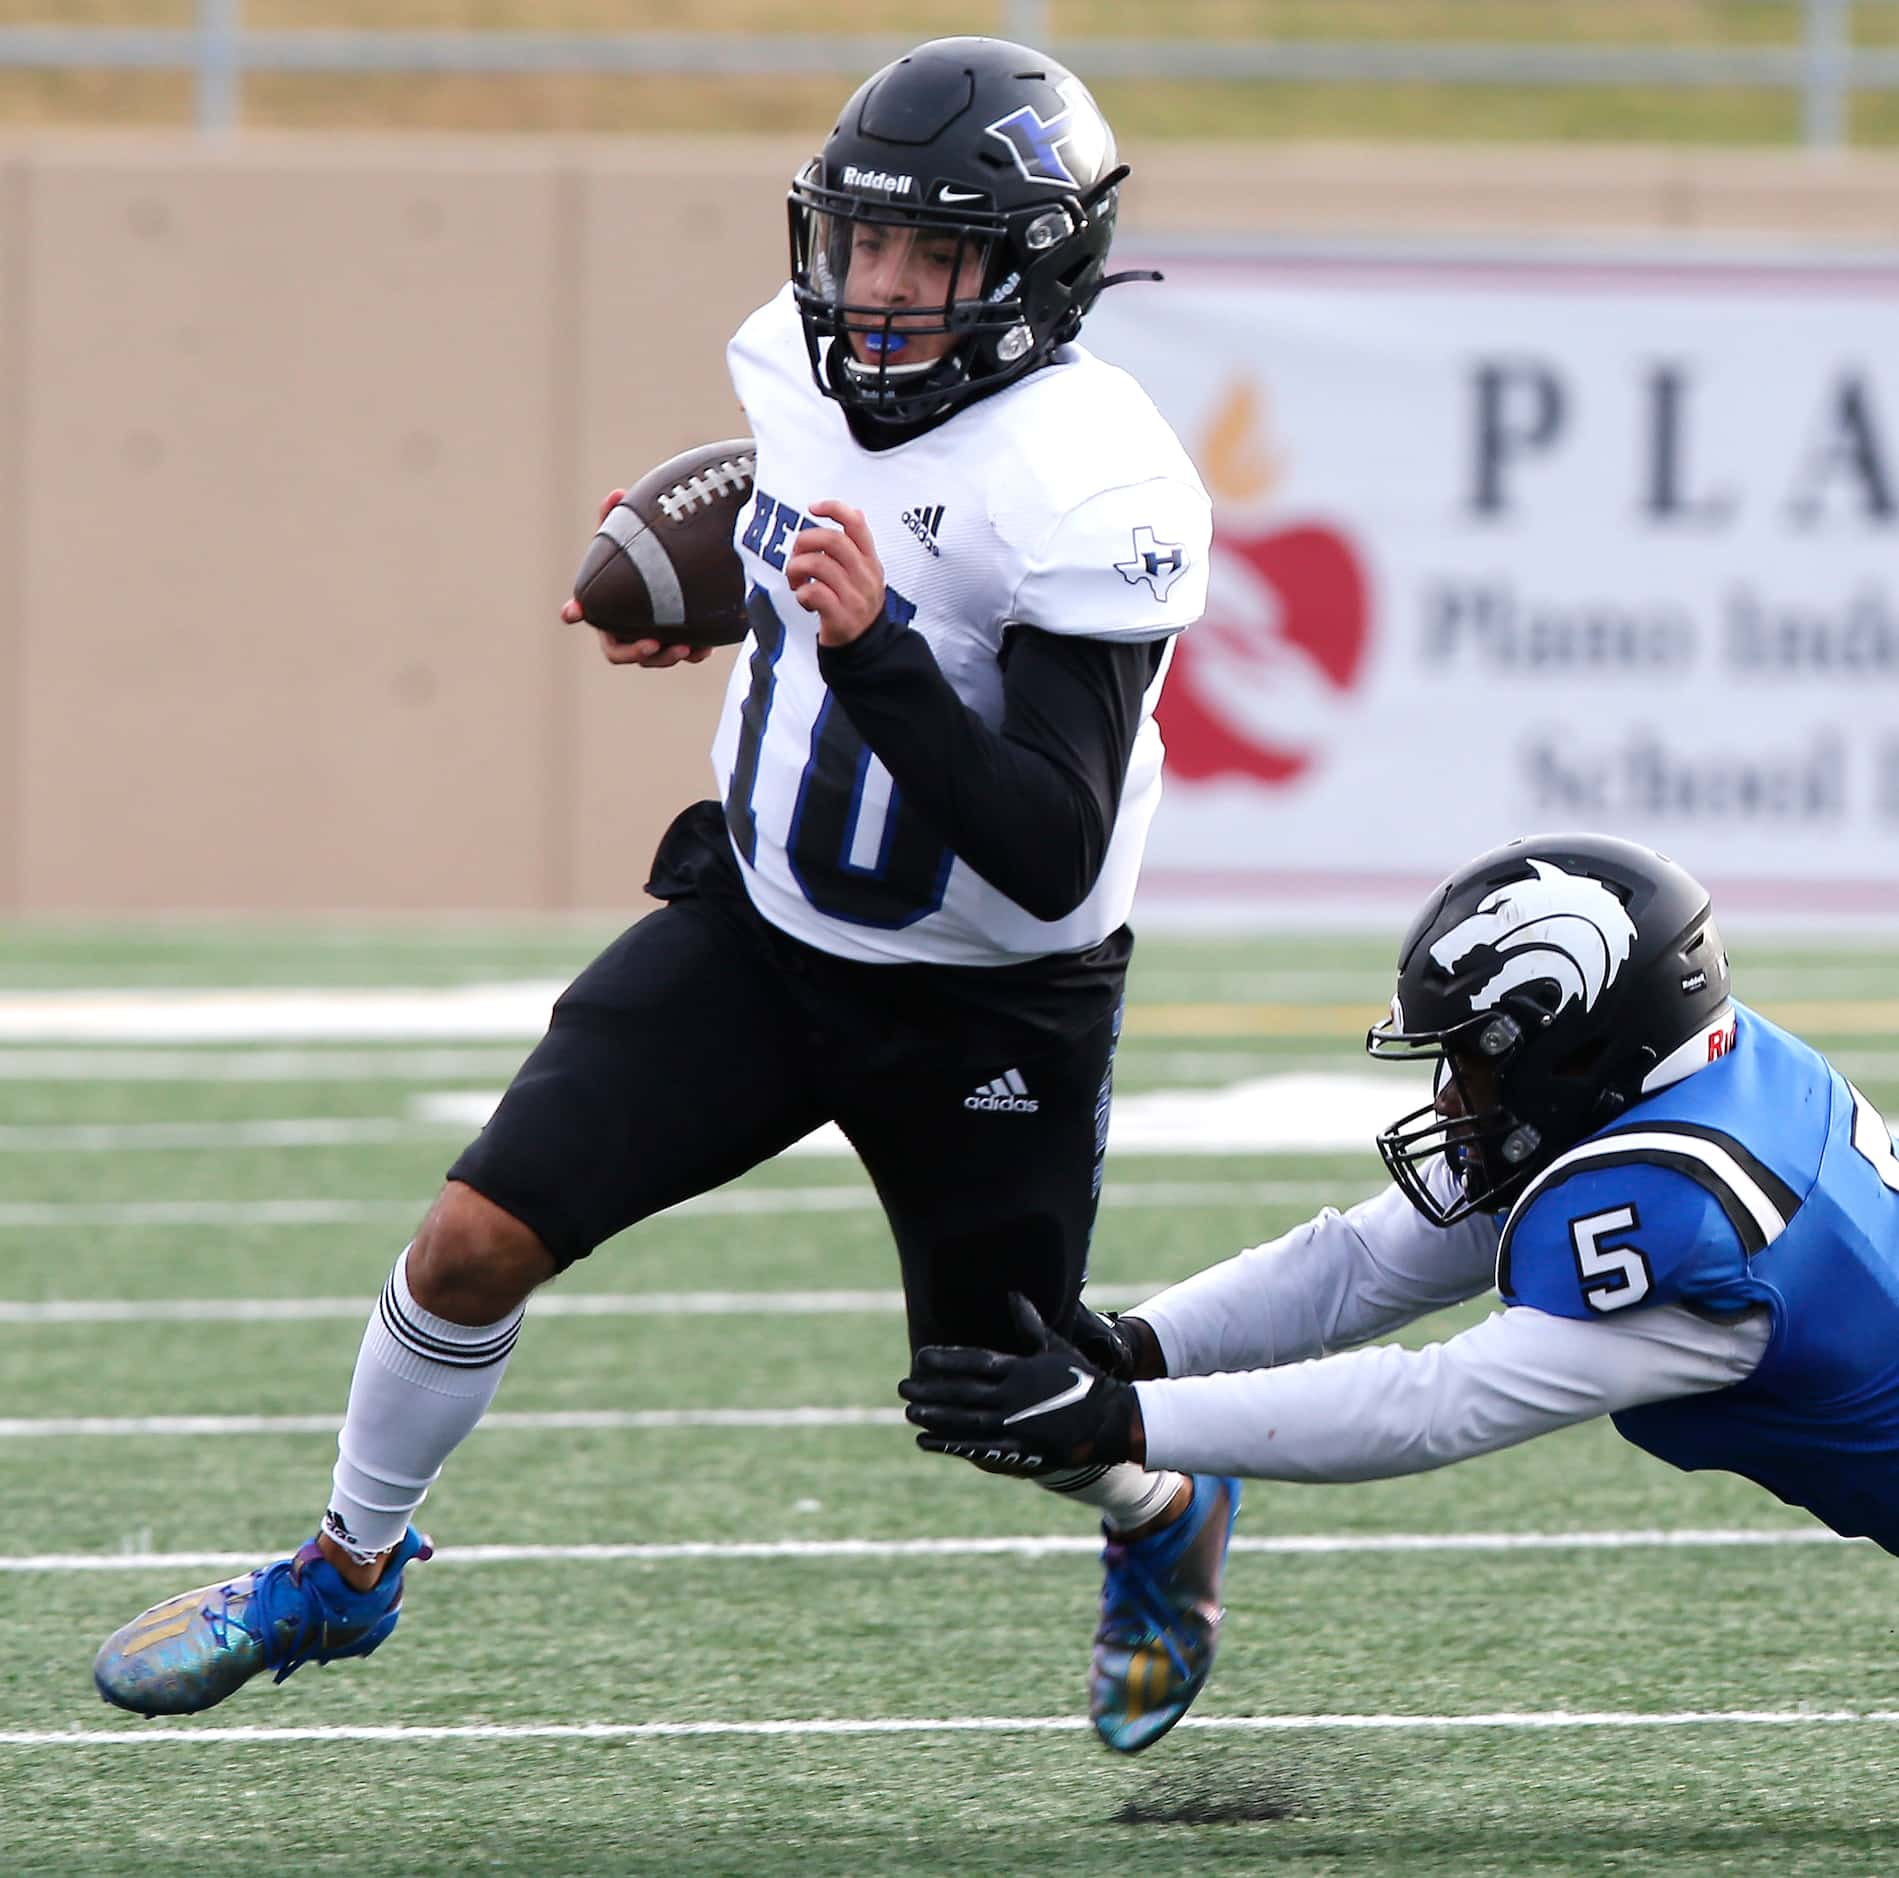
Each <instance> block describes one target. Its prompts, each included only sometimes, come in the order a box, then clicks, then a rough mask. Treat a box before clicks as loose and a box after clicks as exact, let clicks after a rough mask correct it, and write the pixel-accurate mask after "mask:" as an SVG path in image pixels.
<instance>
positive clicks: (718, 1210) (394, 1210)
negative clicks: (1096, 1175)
mask: <svg viewBox="0 0 1899 1878" xmlns="http://www.w3.org/2000/svg"><path fill="white" fill-rule="evenodd" d="M1351 1185H1352V1183H1350V1182H1347V1183H1344V1184H1343V1185H1342V1184H1341V1183H1340V1182H1338V1181H1336V1180H1124V1181H1113V1180H1111V1181H1110V1182H1109V1183H1108V1185H1107V1187H1106V1189H1105V1190H1104V1191H1103V1193H1102V1196H1101V1204H1102V1205H1103V1206H1106V1207H1165V1208H1183V1207H1218V1206H1318V1205H1323V1204H1326V1203H1331V1204H1333V1205H1349V1204H1350V1203H1351V1202H1352V1201H1354V1200H1356V1199H1359V1198H1361V1197H1362V1196H1361V1195H1360V1194H1358V1193H1357V1192H1355V1191H1348V1190H1347V1189H1349V1188H1350V1187H1351ZM427 1203H428V1201H427V1196H423V1195H419V1196H418V1197H417V1198H416V1199H414V1200H127V1201H108V1202H98V1201H90V1200H58V1201H31V1200H28V1201H9V1202H6V1203H3V1204H0V1230H5V1229H8V1228H12V1229H14V1230H32V1231H42V1230H47V1229H51V1228H56V1227H82V1226H83V1227H101V1226H227V1227H245V1226H351V1225H360V1224H369V1223H375V1222H382V1221H390V1220H403V1221H407V1222H408V1223H409V1224H410V1225H413V1224H415V1222H416V1221H417V1220H419V1219H420V1218H421V1216H422V1213H423V1210H424V1208H425V1207H426V1205H427ZM876 1206H877V1196H876V1195H875V1194H874V1193H873V1192H872V1191H871V1189H870V1188H869V1187H868V1186H854V1187H742V1188H739V1189H736V1190H734V1191H729V1192H728V1191H720V1192H718V1193H704V1194H701V1195H700V1196H699V1197H698V1198H697V1199H694V1200H686V1201H683V1202H682V1203H681V1204H680V1205H678V1206H676V1207H673V1208H672V1209H671V1211H670V1214H669V1215H666V1216H665V1217H671V1216H674V1215H681V1214H695V1213H696V1214H705V1215H714V1216H717V1215H749V1214H760V1213H766V1214H769V1213H860V1212H871V1211H874V1210H875V1208H876Z"/></svg>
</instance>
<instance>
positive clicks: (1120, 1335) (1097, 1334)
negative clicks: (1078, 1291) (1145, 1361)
mask: <svg viewBox="0 0 1899 1878" xmlns="http://www.w3.org/2000/svg"><path fill="white" fill-rule="evenodd" d="M1068 1341H1069V1342H1070V1343H1072V1344H1073V1345H1074V1346H1075V1348H1076V1349H1077V1350H1079V1351H1080V1352H1081V1356H1082V1361H1083V1362H1085V1363H1092V1364H1093V1365H1094V1366H1095V1368H1096V1369H1098V1370H1100V1372H1101V1373H1102V1375H1104V1376H1112V1377H1113V1378H1114V1380H1115V1381H1116V1382H1133V1381H1134V1380H1135V1368H1134V1366H1135V1363H1136V1361H1137V1360H1138V1358H1139V1351H1138V1349H1137V1348H1136V1346H1135V1342H1134V1337H1133V1334H1132V1333H1131V1332H1129V1331H1126V1330H1124V1329H1122V1327H1121V1324H1120V1321H1119V1319H1118V1318H1117V1317H1116V1316H1115V1314H1114V1313H1113V1312H1112V1311H1109V1312H1108V1313H1107V1314H1106V1315H1105V1316H1104V1315H1103V1314H1102V1313H1101V1312H1100V1311H1091V1310H1090V1309H1089V1308H1088V1307H1087V1305H1085V1304H1083V1303H1082V1301H1081V1300H1080V1299H1079V1298H1077V1299H1076V1300H1075V1308H1074V1309H1073V1310H1072V1311H1070V1312H1069V1313H1068Z"/></svg>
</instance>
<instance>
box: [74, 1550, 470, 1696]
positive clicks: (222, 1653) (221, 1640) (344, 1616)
mask: <svg viewBox="0 0 1899 1878" xmlns="http://www.w3.org/2000/svg"><path fill="white" fill-rule="evenodd" d="M432 1550H433V1548H432V1547H431V1546H430V1544H429V1542H428V1540H427V1539H426V1538H424V1537H423V1536H422V1534H420V1533H419V1532H417V1531H416V1530H415V1528H414V1527H413V1526H411V1527H410V1528H409V1530H408V1532H406V1533H405V1534H404V1535H403V1539H402V1543H401V1544H400V1545H399V1546H397V1547H396V1549H395V1551H394V1552H392V1553H391V1554H390V1555H389V1562H388V1564H387V1565H386V1566H385V1567H384V1568H383V1574H382V1577H381V1578H380V1579H378V1580H377V1582H376V1584H375V1585H374V1586H373V1587H372V1588H371V1589H370V1590H368V1591H353V1590H352V1589H351V1588H350V1587H349V1586H348V1585H347V1584H345V1583H344V1582H343V1579H342V1576H341V1574H340V1573H339V1572H338V1571H337V1569H336V1567H335V1566H334V1565H332V1564H331V1563H330V1562H329V1560H328V1559H326V1558H325V1557H324V1556H323V1554H322V1552H321V1551H319V1550H318V1548H317V1542H316V1541H315V1540H314V1539H312V1540H311V1541H310V1542H309V1544H308V1545H305V1546H303V1547H301V1548H300V1549H299V1550H298V1551H297V1552H296V1553H295V1554H294V1555H293V1556H292V1557H290V1558H280V1559H279V1560H278V1561H277V1562H276V1563H275V1564H274V1565H260V1566H259V1567H258V1568H257V1570H256V1571H254V1572H246V1573H245V1574H244V1576H243V1577H242V1578H234V1579H232V1580H231V1581H230V1582H229V1583H228V1584H221V1585H206V1586H204V1587H203V1588H202V1589H200V1590H197V1591H181V1592H180V1593H179V1594H178V1595H177V1596H176V1597H173V1598H167V1599H166V1600H165V1601H164V1603H162V1604H154V1605H153V1606H152V1608H151V1609H150V1610H149V1611H146V1612H144V1613H142V1614H141V1615H140V1616H137V1617H135V1618H133V1619H132V1621H131V1622H130V1623H129V1624H127V1625H125V1626H124V1628H123V1629H120V1630H115V1631H114V1632H113V1633H112V1635H111V1636H109V1637H108V1638H107V1639H106V1640H105V1642H104V1643H103V1644H102V1645H100V1648H99V1654H98V1656H97V1657H96V1658H95V1659H94V1661H93V1665H92V1680H93V1682H94V1683H95V1684H96V1685H97V1686H98V1690H99V1693H100V1694H101V1695H102V1696H103V1697H104V1698H105V1699H106V1700H107V1701H108V1702H111V1703H115V1704H116V1705H117V1706H118V1707H120V1708H127V1709H130V1710H131V1711H132V1713H133V1714H135V1715H195V1714H197V1713H198V1711H199V1710H200V1709H207V1708H215V1707H216V1706H217V1705H218V1704H219V1703H220V1702H222V1701H223V1700H224V1698H225V1697H226V1696H228V1695H232V1694H235V1693H236V1691H237V1690H238V1689H240V1688H242V1687H243V1685H244V1684H245V1683H247V1682H249V1681H250V1679H251V1678H252V1677H253V1676H255V1675H258V1674H260V1673H261V1672H262V1671H264V1670H266V1669H270V1670H275V1671H276V1680H277V1681H278V1682H282V1681H283V1679H284V1678H285V1677H286V1676H288V1675H289V1674H290V1673H291V1671H292V1670H295V1669H301V1668H302V1667H303V1665H304V1664H305V1663H333V1662H335V1661H336V1660H337V1659H338V1658H339V1657H344V1656H367V1655H368V1654H369V1653H370V1651H371V1650H373V1649H375V1648H376V1647H377V1646H378V1645H379V1644H380V1643H381V1642H382V1641H383V1639H384V1638H385V1637H387V1636H388V1635H389V1633H390V1632H391V1631H392V1630H394V1629H395V1627H396V1619H397V1618H398V1617H399V1616H400V1615H401V1612H400V1611H399V1610H398V1609H397V1608H396V1607H397V1606H398V1605H399V1604H400V1603H401V1602H402V1568H403V1567H404V1566H405V1565H407V1564H409V1563H410V1562H411V1561H412V1560H415V1559H425V1558H427V1557H428V1556H429V1555H430V1553H431V1551H432Z"/></svg>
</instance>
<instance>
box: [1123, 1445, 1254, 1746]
mask: <svg viewBox="0 0 1899 1878" xmlns="http://www.w3.org/2000/svg"><path fill="white" fill-rule="evenodd" d="M1239 1510H1240V1483H1239V1482H1238V1481H1237V1480H1233V1479H1229V1478H1226V1477H1224V1476H1222V1475H1219V1474H1195V1475H1194V1476H1193V1499H1192V1500H1191V1501H1190V1502H1189V1503H1188V1507H1187V1510H1186V1511H1185V1512H1184V1513H1182V1514H1181V1515H1180V1517H1179V1518H1178V1519H1175V1520H1173V1521H1171V1522H1170V1523H1169V1524H1167V1525H1165V1526H1163V1527H1161V1528H1160V1530H1159V1531H1158V1532H1152V1533H1149V1534H1148V1535H1147V1537H1146V1538H1144V1539H1134V1540H1127V1539H1117V1538H1115V1537H1113V1536H1112V1535H1110V1536H1109V1539H1108V1543H1107V1546H1106V1547H1105V1548H1104V1549H1103V1551H1102V1554H1101V1562H1102V1564H1103V1565H1104V1566H1106V1568H1107V1576H1106V1579H1105V1581H1104V1582H1103V1584H1102V1587H1101V1624H1100V1627H1099V1628H1098V1629H1097V1630H1096V1631H1095V1651H1094V1661H1093V1663H1092V1665H1091V1667H1090V1669H1089V1674H1088V1716H1089V1719H1090V1720H1091V1721H1092V1722H1093V1723H1094V1725H1095V1733H1096V1734H1098V1735H1099V1736H1100V1737H1101V1739H1102V1740H1103V1741H1104V1742H1105V1743H1106V1744H1107V1745H1108V1746H1109V1747H1111V1748H1113V1749H1114V1750H1115V1752H1116V1753H1118V1754H1138V1753H1139V1752H1140V1751H1141V1749H1143V1748H1145V1747H1151V1746H1152V1745H1153V1744H1154V1743H1155V1742H1156V1741H1158V1740H1159V1739H1160V1738H1161V1736H1162V1735H1164V1734H1165V1733H1166V1732H1167V1731H1168V1729H1170V1728H1171V1727H1172V1726H1173V1725H1174V1723H1175V1722H1177V1721H1179V1719H1180V1718H1181V1716H1183V1715H1184V1714H1186V1712H1187V1710H1188V1708H1189V1707H1190V1706H1191V1705H1192V1703H1193V1699H1194V1697H1195V1696H1197V1695H1198V1694H1199V1693H1200V1691H1201V1689H1202V1688H1203V1687H1204V1686H1205V1684H1206V1680H1207V1672H1208V1671H1209V1670H1211V1669H1212V1667H1213V1650H1214V1645H1215V1644H1216V1643H1217V1642H1218V1641H1219V1637H1220V1619H1221V1617H1222V1616H1223V1615H1224V1611H1223V1609H1222V1607H1221V1604H1220V1574H1221V1571H1222V1569H1223V1567H1224V1566H1225V1564H1226V1547H1227V1541H1228V1540H1229V1539H1230V1538H1231V1537H1232V1536H1233V1519H1234V1516H1235V1515H1236V1514H1237V1513H1238V1512H1239Z"/></svg>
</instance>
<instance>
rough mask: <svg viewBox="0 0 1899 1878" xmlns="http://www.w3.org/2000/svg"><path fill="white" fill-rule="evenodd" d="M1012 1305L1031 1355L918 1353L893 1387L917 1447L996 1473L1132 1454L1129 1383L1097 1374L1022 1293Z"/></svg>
mask: <svg viewBox="0 0 1899 1878" xmlns="http://www.w3.org/2000/svg"><path fill="white" fill-rule="evenodd" d="M1009 1310H1010V1313H1011V1315H1012V1316H1013V1317H1014V1319H1015V1322H1016V1327H1017V1329H1019V1330H1020V1331H1021V1332H1022V1335H1023V1339H1024V1341H1025V1342H1026V1343H1027V1344H1028V1345H1029V1348H1030V1350H1031V1351H1032V1352H1033V1354H1031V1355H1028V1356H1009V1355H1005V1354H1004V1353H1003V1352H1002V1351H1000V1350H977V1349H971V1348H969V1347H968V1346H966V1345H961V1344H931V1345H929V1346H928V1347H927V1348H924V1349H921V1350H919V1351H918V1352H917V1355H916V1363H915V1365H914V1367H913V1368H912V1370H911V1372H910V1374H909V1375H908V1376H907V1377H906V1378H905V1379H904V1380H903V1381H902V1382H900V1383H899V1384H898V1385H897V1393H898V1394H899V1395H900V1396H902V1397H903V1399H904V1400H905V1401H906V1402H907V1403H909V1405H910V1406H909V1407H908V1408H907V1409H905V1410H904V1414H905V1416H906V1417H907V1418H908V1419H909V1420H910V1421H912V1422H914V1423H915V1424H916V1425H917V1426H918V1427H919V1428H921V1429H923V1430H924V1431H925V1432H924V1433H922V1434H920V1435H918V1436H917V1446H918V1447H920V1448H927V1449H928V1450H929V1451H930V1452H931V1453H932V1454H954V1455H956V1456H958V1457H959V1458H961V1459H962V1460H965V1461H971V1462H973V1463H974V1464H975V1465H976V1466H978V1467H980V1468H982V1469H983V1470H984V1471H985V1472H988V1473H992V1474H1029V1475H1035V1474H1050V1473H1061V1472H1064V1471H1065V1470H1067V1469H1069V1468H1074V1467H1097V1466H1104V1465H1107V1464H1109V1463H1112V1462H1114V1461H1125V1460H1127V1459H1129V1458H1130V1454H1129V1448H1130V1443H1131V1441H1132V1438H1133V1429H1134V1411H1135V1408H1136V1401H1135V1395H1134V1389H1133V1386H1132V1385H1131V1384H1129V1383H1125V1382H1117V1381H1116V1380H1115V1379H1114V1378H1113V1377H1111V1376H1104V1375H1103V1374H1102V1373H1101V1371H1100V1370H1099V1369H1098V1368H1097V1367H1096V1366H1095V1365H1094V1364H1093V1363H1091V1362H1089V1361H1088V1359H1087V1358H1086V1357H1085V1356H1083V1355H1082V1353H1081V1352H1080V1351H1079V1350H1078V1349H1076V1348H1075V1346H1074V1345H1073V1344H1072V1343H1070V1342H1069V1341H1068V1340H1067V1339H1066V1338H1064V1337H1058V1336H1056V1334H1055V1333H1054V1332H1053V1331H1052V1330H1050V1329H1049V1327H1048V1326H1047V1325H1046V1324H1044V1323H1043V1322H1042V1318H1041V1314H1040V1313H1039V1312H1038V1311H1037V1310H1036V1308H1035V1306H1034V1305H1033V1304H1031V1303H1030V1302H1029V1301H1028V1299H1027V1298H1025V1297H1023V1296H1022V1295H1021V1293H1020V1292H1014V1291H1012V1292H1011V1293H1010V1294H1009Z"/></svg>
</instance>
